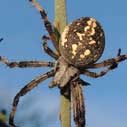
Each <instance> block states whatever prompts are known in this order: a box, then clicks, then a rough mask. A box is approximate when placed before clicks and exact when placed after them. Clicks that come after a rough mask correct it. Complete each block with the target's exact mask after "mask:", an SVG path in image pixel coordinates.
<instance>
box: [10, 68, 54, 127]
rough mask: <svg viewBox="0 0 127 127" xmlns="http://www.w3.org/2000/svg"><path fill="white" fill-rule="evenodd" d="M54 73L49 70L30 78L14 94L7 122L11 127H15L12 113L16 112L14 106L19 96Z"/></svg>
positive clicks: (15, 106)
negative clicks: (29, 80)
mask: <svg viewBox="0 0 127 127" xmlns="http://www.w3.org/2000/svg"><path fill="white" fill-rule="evenodd" d="M53 75H54V70H51V71H49V72H47V73H45V74H43V75H41V76H39V77H37V78H36V79H34V80H32V81H31V82H30V83H28V84H27V85H26V86H25V87H23V88H22V89H21V90H20V91H19V92H18V93H17V95H16V96H15V98H14V100H13V105H12V109H11V113H10V117H9V124H10V125H12V126H13V127H16V126H15V124H14V115H15V112H16V108H17V105H18V102H19V99H20V97H21V96H24V95H25V94H27V93H28V92H29V91H31V90H32V89H33V88H35V87H36V86H37V85H38V84H39V83H40V82H42V81H44V80H46V79H47V78H50V77H52V76H53Z"/></svg>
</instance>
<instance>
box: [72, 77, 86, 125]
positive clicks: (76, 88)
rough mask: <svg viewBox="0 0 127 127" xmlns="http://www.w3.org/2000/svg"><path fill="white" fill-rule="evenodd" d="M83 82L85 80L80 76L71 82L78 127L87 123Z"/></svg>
mask: <svg viewBox="0 0 127 127" xmlns="http://www.w3.org/2000/svg"><path fill="white" fill-rule="evenodd" d="M82 83H83V82H82V81H81V80H80V79H79V78H78V79H76V80H75V81H71V82H70V85H71V93H72V103H73V116H74V121H75V125H76V127H84V126H85V125H86V119H85V104H84V97H83V92H82V86H83V84H82Z"/></svg>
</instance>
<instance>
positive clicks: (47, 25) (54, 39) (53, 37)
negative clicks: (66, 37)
mask: <svg viewBox="0 0 127 127" xmlns="http://www.w3.org/2000/svg"><path fill="white" fill-rule="evenodd" d="M29 1H30V2H32V4H33V5H34V7H35V8H36V9H37V10H38V11H39V12H40V15H41V17H42V19H43V22H44V25H45V28H46V30H47V31H48V33H49V36H50V38H51V40H52V42H53V44H54V47H55V48H56V50H57V51H58V53H59V44H58V41H57V37H56V35H55V32H54V30H53V28H52V25H51V23H50V21H49V20H48V17H47V14H46V12H45V10H44V9H43V8H42V7H41V6H40V5H39V4H38V3H37V2H36V0H29Z"/></svg>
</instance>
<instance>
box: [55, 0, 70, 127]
mask: <svg viewBox="0 0 127 127" xmlns="http://www.w3.org/2000/svg"><path fill="white" fill-rule="evenodd" d="M66 25H67V15H66V0H55V21H54V26H55V27H56V28H57V30H58V31H59V33H60V34H61V33H62V32H63V30H64V28H65V26H66ZM60 93H61V97H60V99H61V104H60V120H61V127H71V108H70V107H71V94H70V88H66V89H64V90H61V92H60ZM65 93H68V95H67V96H65Z"/></svg>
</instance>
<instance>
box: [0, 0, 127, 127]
mask: <svg viewBox="0 0 127 127" xmlns="http://www.w3.org/2000/svg"><path fill="white" fill-rule="evenodd" d="M29 1H30V2H32V4H33V5H34V6H35V8H36V9H37V10H38V11H39V12H40V14H41V17H42V19H43V21H44V25H45V27H46V30H47V31H48V34H49V36H48V37H47V36H43V48H44V50H45V52H46V53H47V54H48V55H50V56H51V57H53V58H54V59H55V60H56V62H45V61H20V62H9V61H8V60H7V59H5V58H3V57H1V56H0V61H1V62H3V63H4V64H6V65H7V66H9V67H10V68H13V67H20V68H25V67H51V68H52V70H51V71H49V72H47V73H45V74H42V75H40V76H38V77H37V78H35V79H33V80H32V81H31V82H29V83H28V84H27V85H26V86H25V87H23V88H22V89H21V90H20V91H19V92H18V93H17V94H16V96H15V98H14V100H13V105H12V110H11V113H10V118H9V123H10V124H11V125H12V126H15V125H14V115H15V112H16V108H17V105H18V102H19V99H20V97H21V96H24V95H25V94H26V93H28V92H29V91H30V90H32V89H33V88H35V87H36V86H37V85H38V84H39V83H40V82H42V81H44V80H46V79H48V78H50V77H53V80H52V82H51V84H50V87H54V86H58V87H59V88H60V89H62V90H64V88H65V87H66V86H69V87H66V88H69V89H70V90H71V93H72V102H73V115H74V121H75V124H76V127H85V106H84V99H83V93H82V85H88V83H87V82H85V81H83V80H82V79H81V78H80V74H84V75H87V76H89V77H93V78H98V77H100V76H103V75H105V74H107V73H108V72H109V71H110V70H113V69H115V68H116V67H117V66H118V63H119V62H121V61H124V60H126V59H127V55H121V50H120V49H119V50H118V54H117V57H116V58H111V59H107V60H105V61H102V62H100V63H95V62H96V61H97V60H98V59H99V58H100V57H101V55H102V53H103V50H104V46H105V36H104V31H103V29H102V27H101V26H100V23H99V22H98V21H97V20H95V19H94V18H91V17H82V18H80V19H77V20H75V21H74V22H72V23H71V24H69V25H68V26H66V27H65V29H64V31H63V33H62V35H61V39H60V40H61V41H60V43H58V40H59V39H58V38H57V35H56V34H55V31H54V29H53V27H52V24H51V23H50V21H49V20H48V17H47V14H46V13H45V11H44V9H43V8H42V7H41V6H40V5H39V4H38V3H37V2H36V0H29ZM49 39H50V40H51V41H52V42H53V44H54V47H55V49H56V51H55V52H54V51H53V50H52V49H50V48H49V47H48V45H47V40H49ZM56 52H57V53H56ZM101 67H106V69H105V70H103V71H101V72H100V73H96V72H91V71H89V70H88V69H89V68H90V69H94V68H101ZM62 90H61V91H62Z"/></svg>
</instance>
